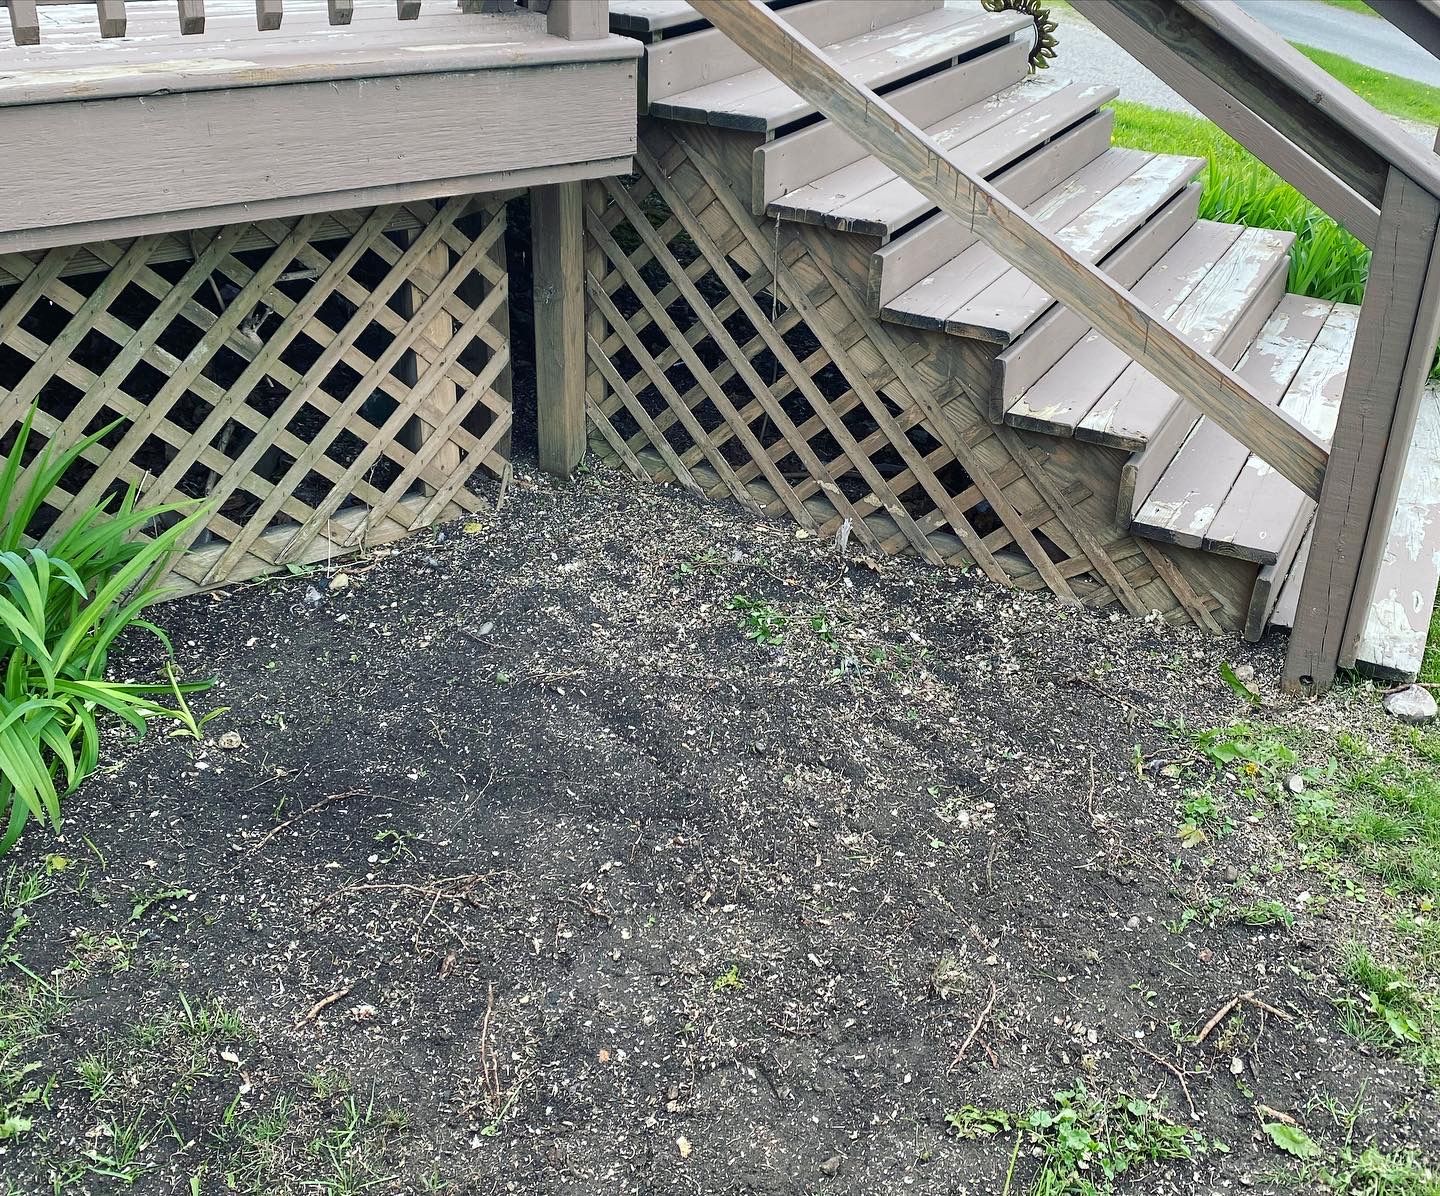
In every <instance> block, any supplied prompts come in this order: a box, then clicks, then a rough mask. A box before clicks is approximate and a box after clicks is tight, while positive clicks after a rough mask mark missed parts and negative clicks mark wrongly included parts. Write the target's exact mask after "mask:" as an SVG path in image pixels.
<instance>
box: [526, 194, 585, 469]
mask: <svg viewBox="0 0 1440 1196" xmlns="http://www.w3.org/2000/svg"><path fill="white" fill-rule="evenodd" d="M583 229H584V219H583V214H582V191H581V184H579V183H552V184H551V185H549V186H547V187H532V188H531V189H530V246H531V258H532V261H533V269H532V276H533V279H534V282H533V286H534V295H535V398H536V406H537V410H536V422H537V424H538V438H539V448H540V468H541V469H543V470H545V471H546V472H547V473H552V474H555V475H557V476H559V477H569V476H570V474H571V473H573V472H574V470H575V467H576V466H577V465H579V464H580V460H581V458H583V457H584V456H585V279H584V264H583V257H582V253H583Z"/></svg>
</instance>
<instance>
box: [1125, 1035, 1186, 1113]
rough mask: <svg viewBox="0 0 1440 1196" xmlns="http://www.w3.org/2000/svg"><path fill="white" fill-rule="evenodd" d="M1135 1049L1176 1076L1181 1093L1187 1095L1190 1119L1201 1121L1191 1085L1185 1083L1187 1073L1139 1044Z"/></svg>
mask: <svg viewBox="0 0 1440 1196" xmlns="http://www.w3.org/2000/svg"><path fill="white" fill-rule="evenodd" d="M1135 1049H1136V1050H1137V1051H1139V1052H1140V1053H1141V1054H1142V1055H1145V1056H1146V1057H1147V1058H1150V1059H1153V1060H1155V1062H1156V1063H1158V1064H1160V1066H1161V1067H1163V1068H1164V1069H1165V1070H1166V1071H1168V1072H1169V1073H1170V1074H1171V1075H1172V1076H1174V1077H1175V1078H1176V1079H1177V1080H1179V1081H1180V1091H1181V1092H1183V1093H1184V1094H1185V1103H1186V1104H1187V1105H1189V1106H1190V1118H1191V1120H1192V1121H1199V1120H1200V1114H1199V1113H1197V1112H1196V1111H1195V1101H1194V1100H1193V1099H1192V1098H1191V1096H1190V1085H1189V1084H1187V1083H1186V1082H1185V1073H1184V1072H1183V1071H1181V1070H1180V1069H1179V1068H1178V1067H1176V1066H1175V1065H1174V1064H1173V1063H1171V1062H1170V1061H1169V1060H1168V1059H1162V1058H1161V1057H1160V1056H1159V1055H1157V1054H1155V1053H1154V1052H1152V1051H1147V1050H1146V1049H1145V1048H1144V1047H1143V1046H1141V1045H1140V1044H1139V1043H1136V1044H1135Z"/></svg>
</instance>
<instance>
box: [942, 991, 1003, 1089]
mask: <svg viewBox="0 0 1440 1196" xmlns="http://www.w3.org/2000/svg"><path fill="white" fill-rule="evenodd" d="M998 991H999V990H998V989H996V987H995V981H994V980H991V981H990V999H989V1000H988V1001H986V1002H985V1007H984V1008H983V1009H981V1010H980V1015H979V1016H978V1017H977V1018H976V1019H975V1024H974V1025H973V1026H971V1027H970V1033H969V1034H967V1035H966V1036H965V1041H964V1042H962V1043H961V1044H960V1050H959V1051H958V1052H957V1053H956V1055H955V1058H954V1059H953V1060H951V1062H950V1066H949V1067H948V1068H947V1069H946V1070H947V1071H954V1070H955V1069H956V1068H957V1067H959V1066H960V1064H961V1063H963V1062H964V1060H965V1052H966V1051H968V1050H969V1049H970V1044H971V1043H972V1042H974V1041H975V1035H977V1034H979V1033H980V1027H981V1026H983V1025H984V1024H985V1020H986V1019H987V1018H988V1017H989V1016H990V1011H991V1010H992V1009H994V1008H995V997H996V995H997V994H998Z"/></svg>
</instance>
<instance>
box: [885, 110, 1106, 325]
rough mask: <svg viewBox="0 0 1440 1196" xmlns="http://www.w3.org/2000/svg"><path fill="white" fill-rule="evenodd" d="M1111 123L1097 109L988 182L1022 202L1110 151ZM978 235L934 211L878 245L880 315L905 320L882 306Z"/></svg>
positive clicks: (1031, 200)
mask: <svg viewBox="0 0 1440 1196" xmlns="http://www.w3.org/2000/svg"><path fill="white" fill-rule="evenodd" d="M1114 123H1115V116H1114V113H1113V112H1110V111H1109V110H1107V109H1103V108H1102V109H1101V110H1100V111H1099V112H1097V113H1095V114H1094V115H1093V116H1091V117H1089V118H1087V119H1086V120H1083V121H1081V122H1080V123H1079V124H1078V125H1076V126H1075V127H1074V128H1073V129H1069V130H1067V131H1066V132H1064V133H1061V134H1060V136H1058V137H1056V138H1055V139H1054V140H1053V141H1051V142H1049V143H1048V144H1046V146H1045V148H1044V151H1043V152H1041V153H1032V154H1030V155H1029V156H1027V157H1025V158H1022V159H1021V160H1020V161H1018V162H1016V163H1015V164H1014V165H1011V166H1007V167H1005V169H1004V170H1002V171H1000V172H999V173H998V174H996V175H995V176H994V177H993V178H991V179H990V185H991V186H992V187H994V188H995V190H996V191H998V192H999V193H1000V194H1001V195H1003V196H1005V198H1006V199H1008V200H1010V202H1011V203H1014V204H1019V205H1020V206H1021V207H1026V206H1028V205H1029V204H1032V203H1034V202H1036V201H1038V200H1039V199H1040V197H1041V196H1043V195H1044V194H1045V193H1046V192H1048V191H1050V190H1052V189H1053V188H1055V187H1057V186H1059V185H1060V184H1061V183H1062V182H1063V181H1064V180H1065V179H1067V178H1069V177H1070V176H1071V175H1073V174H1075V173H1076V172H1077V171H1079V170H1080V169H1081V168H1083V167H1084V166H1086V165H1087V164H1089V163H1091V162H1093V161H1095V160H1096V159H1097V158H1099V157H1100V155H1101V154H1104V153H1106V152H1107V151H1109V149H1110V148H1111V146H1110V134H1111V130H1112V129H1113V127H1114ZM979 239H980V238H979V237H977V236H976V235H975V233H974V231H973V230H972V229H971V228H970V227H969V224H968V222H967V221H964V220H957V219H956V218H955V217H953V216H951V215H950V214H949V213H948V212H937V213H935V215H933V216H931V217H929V218H928V219H926V220H922V221H920V222H919V223H918V224H916V225H915V226H914V227H912V228H910V229H908V230H906V231H905V232H903V233H901V234H899V235H898V236H896V237H894V238H893V239H891V240H890V241H888V242H886V244H884V245H882V246H881V247H880V248H879V249H877V250H876V251H875V252H874V253H873V254H872V255H871V259H870V273H871V282H872V295H873V299H874V304H875V306H876V307H877V308H879V309H880V312H881V318H882V319H887V320H891V321H893V322H895V323H906V322H907V320H906V317H905V314H904V312H903V311H901V312H893V311H886V310H885V309H886V307H887V305H888V304H889V303H891V302H892V301H893V300H894V299H896V298H898V297H899V296H900V295H903V294H904V293H905V292H906V291H908V290H909V289H910V288H911V287H912V286H914V285H915V284H916V283H918V282H919V281H920V280H921V279H923V278H925V277H926V276H927V275H928V274H930V273H931V272H932V271H933V270H934V269H935V266H936V263H937V262H938V263H943V262H947V261H949V260H950V259H951V258H953V257H955V256H956V255H957V254H959V253H961V252H963V251H964V250H966V249H968V248H969V247H970V246H972V245H974V244H976V243H977V242H978V241H979Z"/></svg>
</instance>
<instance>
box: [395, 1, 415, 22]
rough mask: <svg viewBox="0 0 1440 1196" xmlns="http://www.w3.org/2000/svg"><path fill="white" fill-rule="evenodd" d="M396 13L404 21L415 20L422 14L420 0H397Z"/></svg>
mask: <svg viewBox="0 0 1440 1196" xmlns="http://www.w3.org/2000/svg"><path fill="white" fill-rule="evenodd" d="M395 15H396V16H398V17H399V18H400V19H401V20H402V21H413V20H416V19H417V18H418V17H419V16H420V0H395Z"/></svg>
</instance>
